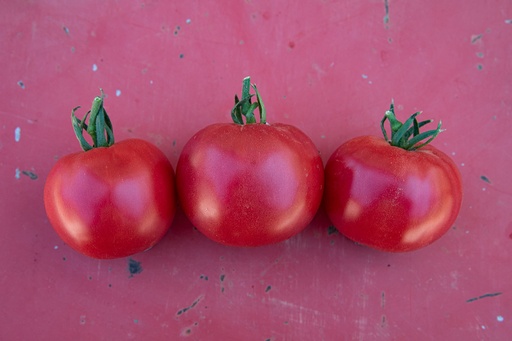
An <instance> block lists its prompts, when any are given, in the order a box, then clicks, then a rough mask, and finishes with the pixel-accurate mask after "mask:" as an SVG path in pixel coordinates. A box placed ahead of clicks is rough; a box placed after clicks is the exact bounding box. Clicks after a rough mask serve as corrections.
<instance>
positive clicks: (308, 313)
mask: <svg viewBox="0 0 512 341" xmlns="http://www.w3.org/2000/svg"><path fill="white" fill-rule="evenodd" d="M1 7H2V9H1V11H0V42H1V44H2V48H1V49H0V62H1V69H0V82H1V83H0V98H1V100H0V177H1V182H0V217H1V225H0V226H1V227H0V232H1V236H0V261H1V266H0V293H1V303H0V339H1V340H55V339H58V340H130V339H134V340H181V339H183V340H250V341H252V340H255V341H265V340H272V341H279V340H329V341H330V340H506V339H508V338H510V336H511V335H512V265H511V263H512V215H511V208H512V180H511V177H510V172H511V170H512V139H511V137H510V127H511V125H512V3H511V2H510V1H508V0H492V1H469V2H468V1H463V0H450V1H427V2H425V1H405V0H387V1H384V0H365V1H359V0H357V1H356V0H344V1H321V0H315V1H313V0H305V1H270V0H267V1H256V0H252V1H250V0H246V1H242V0H237V1H174V2H171V1H136V0H131V1H49V0H47V1H3V3H2V6H1ZM247 75H250V76H252V80H253V82H255V83H256V84H257V85H258V88H259V90H260V92H261V94H262V96H263V99H264V101H265V105H266V107H267V111H268V120H269V122H270V123H272V122H283V123H289V124H294V125H296V126H297V127H299V128H300V129H302V130H303V131H304V132H306V133H307V134H308V135H309V136H310V137H311V138H312V139H313V141H314V142H315V143H316V145H317V147H318V148H319V150H320V152H321V154H322V157H323V159H324V161H326V160H327V158H328V157H329V155H330V154H331V153H332V152H333V151H334V149H335V148H336V147H337V146H338V145H339V144H341V143H342V142H344V141H346V140H347V139H349V138H351V137H354V136H357V135H361V134H375V135H379V134H380V128H379V121H380V119H381V118H382V115H383V114H384V111H385V110H386V109H387V108H388V106H389V102H390V100H391V99H392V98H393V99H394V101H395V104H396V106H397V108H398V109H397V114H398V115H399V117H402V118H404V117H406V116H408V115H409V114H412V113H413V112H415V111H417V110H423V118H433V119H434V120H435V121H436V122H437V121H438V120H442V122H443V126H444V127H445V128H446V131H445V132H444V133H442V134H441V135H440V136H439V137H438V138H437V140H436V141H435V142H434V145H435V146H437V147H438V148H439V149H441V150H443V151H444V152H446V153H447V154H448V155H450V156H451V157H452V158H453V160H454V161H455V162H456V164H457V165H458V166H459V169H460V171H461V173H462V176H463V182H464V191H465V193H464V202H463V205H462V209H461V212H460V215H459V217H458V219H457V221H456V223H455V225H454V226H453V228H452V229H451V230H450V231H449V232H448V233H447V234H446V235H445V236H444V237H443V238H442V239H440V240H439V241H437V242H436V243H434V244H433V245H431V246H429V247H427V248H425V249H422V250H419V251H416V252H412V253H406V254H386V253H381V252H377V251H373V250H370V249H368V248H365V247H361V246H358V245H355V244H354V243H352V242H350V241H349V240H347V239H345V238H344V237H343V236H341V235H340V234H338V233H333V232H334V231H333V229H329V226H330V225H331V224H330V222H329V220H328V218H327V217H326V215H325V213H324V212H323V211H322V210H320V211H319V213H318V214H317V216H316V218H315V220H314V221H313V222H312V223H311V224H310V225H309V226H308V228H307V229H306V230H305V231H304V232H303V233H301V234H299V235H297V236H296V237H293V238H292V239H290V240H288V241H286V242H283V243H281V244H278V245H273V246H268V247H261V248H254V249H241V248H230V247H224V246H221V245H217V244H215V243H213V242H211V241H209V240H208V239H206V238H205V237H203V236H202V235H201V234H200V233H199V232H197V231H196V230H194V229H193V227H192V226H191V224H190V223H189V222H188V221H187V219H186V218H185V217H184V215H183V213H181V212H179V213H178V215H177V217H176V219H175V221H174V223H173V225H172V227H171V229H170V230H169V233H168V234H167V235H166V237H165V238H164V239H163V240H162V241H161V242H160V243H159V244H158V245H157V246H156V247H154V248H153V249H151V250H149V251H147V252H145V253H140V254H136V255H134V256H132V257H130V258H125V259H118V260H102V261H98V260H94V259H89V258H87V257H85V256H82V255H80V254H78V253H76V252H75V251H73V250H71V249H70V248H69V247H68V246H66V245H65V244H64V243H63V242H62V241H61V240H60V239H59V238H58V236H57V235H56V233H55V232H54V231H53V229H52V228H51V226H50V224H49V222H48V220H47V218H46V214H45V212H44V207H43V200H42V192H43V185H44V181H45V178H46V175H47V174H48V172H49V170H50V168H51V167H52V165H53V164H54V163H55V161H56V160H57V159H58V158H59V157H61V156H63V155H65V154H68V153H71V152H75V151H78V150H79V146H78V142H77V141H76V138H75V137H74V135H73V132H72V129H71V124H70V119H69V115H70V113H71V109H72V108H74V107H75V106H77V105H82V106H83V107H84V109H83V112H81V113H82V114H83V113H85V111H86V109H85V108H86V107H88V106H89V105H90V103H91V101H92V99H93V97H94V96H96V95H98V94H99V90H98V89H99V88H100V87H101V88H103V89H104V90H105V93H106V94H107V98H106V102H105V106H106V108H107V110H108V112H109V115H110V117H111V119H112V121H113V123H114V126H115V130H116V139H117V140H122V139H126V138H130V137H138V138H143V139H146V140H148V141H151V142H153V143H155V144H156V145H157V146H159V147H160V148H161V149H162V150H163V151H164V152H165V153H166V155H167V156H168V157H169V160H170V161H171V163H172V164H173V166H174V167H175V166H176V162H177V160H178V156H179V153H180V152H181V149H182V148H183V145H184V144H185V143H186V141H187V140H188V139H189V138H190V137H191V136H192V135H193V134H194V133H195V132H196V131H197V130H199V129H201V128H202V127H204V126H206V125H207V124H210V123H214V122H226V121H229V120H230V109H231V107H232V104H233V96H234V94H235V93H240V89H241V81H242V78H243V77H245V76H247ZM130 270H131V271H130Z"/></svg>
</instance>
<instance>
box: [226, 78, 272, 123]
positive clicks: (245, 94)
mask: <svg viewBox="0 0 512 341" xmlns="http://www.w3.org/2000/svg"><path fill="white" fill-rule="evenodd" d="M251 88H252V89H254V92H255V95H256V102H254V103H253V102H252V98H253V97H254V94H251ZM256 108H258V111H259V113H260V123H262V124H266V123H267V114H266V110H265V106H264V105H263V101H262V99H261V96H260V93H259V92H258V88H256V85H255V84H251V77H245V78H244V80H243V82H242V99H239V98H238V96H237V95H235V106H234V107H233V109H232V110H231V118H232V119H233V122H234V123H236V124H240V125H244V124H253V123H257V122H256V117H255V116H254V110H256ZM243 117H245V123H244V120H243Z"/></svg>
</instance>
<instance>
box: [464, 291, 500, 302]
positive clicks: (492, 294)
mask: <svg viewBox="0 0 512 341" xmlns="http://www.w3.org/2000/svg"><path fill="white" fill-rule="evenodd" d="M501 294H502V293H501V292H495V293H491V294H484V295H481V296H478V297H473V298H470V299H469V300H466V303H470V302H474V301H477V300H480V299H482V298H487V297H495V296H499V295H501Z"/></svg>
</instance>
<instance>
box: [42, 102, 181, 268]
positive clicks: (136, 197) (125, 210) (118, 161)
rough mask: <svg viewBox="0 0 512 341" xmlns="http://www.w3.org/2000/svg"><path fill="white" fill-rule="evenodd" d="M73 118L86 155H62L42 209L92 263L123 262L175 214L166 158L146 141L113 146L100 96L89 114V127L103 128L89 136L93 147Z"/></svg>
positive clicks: (147, 245) (152, 241) (156, 235)
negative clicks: (113, 259)
mask: <svg viewBox="0 0 512 341" xmlns="http://www.w3.org/2000/svg"><path fill="white" fill-rule="evenodd" d="M101 116H102V117H101ZM72 118H73V126H74V128H75V131H76V132H77V133H78V135H77V137H78V138H79V140H80V142H81V145H82V147H83V148H84V150H87V151H83V152H78V153H74V154H70V155H66V156H64V157H63V158H61V159H59V160H58V161H57V163H56V164H55V165H54V167H53V168H52V170H51V171H50V173H49V174H48V177H47V179H46V183H45V188H44V204H45V208H46V213H47V215H48V218H49V220H50V223H51V224H52V226H53V228H54V229H55V231H56V232H57V234H58V235H59V236H60V237H61V238H62V240H64V242H66V243H67V244H68V245H69V246H70V247H72V248H73V249H75V250H76V251H78V252H80V253H82V254H84V255H87V256H90V257H93V258H118V257H125V256H129V255H132V254H135V253H137V252H141V251H144V250H146V249H149V248H151V247H152V246H153V245H155V244H156V243H157V242H158V241H159V240H160V239H161V238H162V237H163V236H164V235H165V233H166V232H167V230H168V229H169V227H170V225H171V222H172V220H173V218H174V214H175V211H176V199H175V188H174V186H175V185H174V170H173V168H172V166H171V164H170V163H169V161H168V159H167V158H166V157H165V155H164V154H163V153H162V152H161V151H160V150H159V149H158V148H157V147H156V146H154V145H153V144H151V143H149V142H146V141H144V140H139V139H129V140H125V141H122V142H118V143H115V144H114V139H113V133H112V126H111V124H110V120H109V119H108V116H107V114H106V112H105V111H104V109H103V96H102V97H96V99H95V100H94V102H93V109H92V111H91V119H90V121H89V127H88V128H90V127H101V128H100V129H98V130H94V131H92V137H93V141H94V145H93V146H91V145H89V144H88V143H87V141H86V140H85V139H84V138H83V136H82V130H83V129H85V128H87V127H86V125H85V123H83V122H82V121H80V120H78V119H77V118H76V117H75V116H74V110H73V114H72ZM84 121H85V119H84ZM98 121H102V122H98ZM95 123H98V124H99V125H98V126H97V125H96V124H95ZM94 129H96V128H94ZM89 130H91V129H89Z"/></svg>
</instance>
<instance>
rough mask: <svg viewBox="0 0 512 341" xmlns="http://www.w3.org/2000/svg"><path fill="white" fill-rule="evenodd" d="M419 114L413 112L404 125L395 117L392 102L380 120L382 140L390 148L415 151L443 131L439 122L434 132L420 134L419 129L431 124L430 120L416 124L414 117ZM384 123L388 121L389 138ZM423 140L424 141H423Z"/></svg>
mask: <svg viewBox="0 0 512 341" xmlns="http://www.w3.org/2000/svg"><path fill="white" fill-rule="evenodd" d="M419 114H421V112H415V113H414V114H412V115H411V116H410V117H409V118H408V119H407V120H406V121H405V122H404V123H402V122H400V121H399V120H398V119H397V118H396V116H395V110H394V104H393V101H392V102H391V106H390V108H389V110H388V111H386V112H385V114H384V118H383V119H382V120H381V124H380V125H381V130H382V134H383V135H384V139H385V140H386V141H388V142H389V144H391V145H392V146H395V147H399V148H402V149H405V150H416V149H419V148H421V147H423V146H426V145H427V144H429V143H430V142H432V141H433V140H434V139H435V138H436V137H437V135H439V133H440V132H442V131H443V130H442V129H441V122H439V124H438V125H437V128H436V129H434V130H428V131H425V132H420V128H422V127H423V126H425V125H426V124H429V123H431V122H432V120H425V121H421V122H418V120H417V119H416V117H417V116H418V115H419ZM386 121H389V125H390V129H391V138H388V134H387V131H386V127H385V123H386ZM425 139H426V141H424V140H425ZM422 141H423V142H422Z"/></svg>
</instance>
